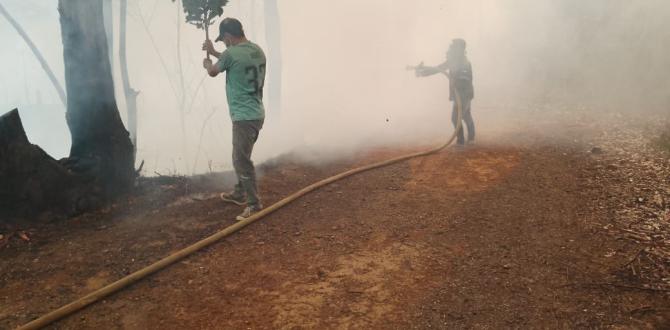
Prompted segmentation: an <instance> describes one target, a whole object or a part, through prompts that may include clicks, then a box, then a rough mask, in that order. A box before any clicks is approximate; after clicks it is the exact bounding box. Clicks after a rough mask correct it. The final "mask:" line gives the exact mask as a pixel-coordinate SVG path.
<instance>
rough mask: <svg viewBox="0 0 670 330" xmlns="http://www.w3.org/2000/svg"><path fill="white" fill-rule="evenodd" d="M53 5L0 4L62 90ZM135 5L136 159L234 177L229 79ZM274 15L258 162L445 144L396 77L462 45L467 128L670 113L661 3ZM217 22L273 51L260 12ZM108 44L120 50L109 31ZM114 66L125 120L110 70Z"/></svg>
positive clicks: (45, 136)
mask: <svg viewBox="0 0 670 330" xmlns="http://www.w3.org/2000/svg"><path fill="white" fill-rule="evenodd" d="M113 1H114V5H113V7H114V8H115V12H114V15H115V17H116V19H117V22H118V14H119V13H118V3H117V1H116V0H113ZM56 3H57V1H55V0H49V1H19V0H4V1H3V4H4V5H5V6H6V7H7V9H8V10H10V11H11V12H12V13H13V14H14V15H15V16H16V18H17V20H18V21H19V22H21V24H23V26H24V28H25V29H26V30H27V31H28V33H29V34H30V35H31V36H32V37H33V38H34V41H35V43H36V44H37V45H38V46H39V47H40V49H41V50H42V52H43V53H44V55H45V57H46V58H47V60H48V61H49V63H50V64H51V66H52V67H53V68H54V70H55V71H56V74H57V76H58V77H59V79H61V81H62V72H63V71H62V70H63V68H62V66H63V64H62V63H63V60H62V47H61V45H60V30H59V26H58V13H57V11H56ZM129 3H130V4H129V20H128V24H129V25H128V60H129V65H130V68H129V70H130V79H131V84H132V86H133V87H134V88H135V89H137V90H139V91H140V92H141V94H140V97H139V99H138V102H139V103H138V110H139V141H140V142H139V143H140V145H139V148H138V150H139V154H138V158H139V159H144V160H145V161H146V165H145V169H146V170H147V171H146V172H147V174H152V173H153V172H154V171H158V172H160V173H163V174H166V173H173V172H176V173H180V174H191V173H193V172H204V171H208V170H210V169H212V170H222V169H229V168H230V167H231V164H230V162H231V161H230V153H231V145H230V144H231V143H230V120H229V119H228V113H227V111H228V110H227V106H226V99H225V89H224V84H225V80H224V79H223V78H219V79H210V78H205V77H204V76H205V74H204V71H203V70H202V69H201V59H202V57H203V53H202V52H201V51H200V45H201V43H202V40H203V38H204V34H203V33H202V31H199V30H196V29H195V28H193V27H192V26H188V25H186V24H183V23H181V22H180V21H178V18H177V17H178V16H177V13H178V10H179V8H178V7H177V6H176V5H175V4H174V3H172V2H171V1H162V0H156V1H152V0H139V1H137V0H130V1H129ZM252 9H255V11H252ZM279 9H280V15H281V22H282V40H281V42H282V47H283V72H284V76H283V103H282V113H281V114H280V115H275V114H273V113H272V111H273V109H268V113H269V117H268V120H267V122H266V126H265V129H264V131H263V132H262V135H261V139H260V142H259V144H258V145H257V149H256V151H255V157H254V158H255V160H256V161H257V162H262V161H263V160H266V159H269V158H271V157H275V156H277V155H281V154H284V153H288V152H295V153H296V154H297V155H299V156H301V157H305V158H308V159H330V158H332V157H338V156H342V155H349V154H351V153H352V152H354V151H357V150H360V149H362V148H367V147H375V146H380V145H397V146H404V145H407V144H416V143H419V144H425V143H432V142H435V141H436V140H438V139H439V138H440V137H441V136H443V135H445V134H447V133H449V132H450V131H451V128H450V122H449V115H450V113H449V111H450V110H449V109H450V104H449V103H448V98H447V82H446V79H444V78H443V77H440V76H435V77H431V78H424V79H417V78H415V77H414V75H413V73H412V72H409V71H406V70H405V66H406V65H410V64H417V63H419V62H420V61H425V63H426V64H439V63H441V61H443V60H444V54H445V52H446V50H447V47H448V44H449V42H450V40H451V39H452V38H456V37H461V38H464V39H466V40H467V41H468V54H469V57H470V60H471V62H472V63H473V66H474V74H475V88H476V99H475V102H474V104H473V107H474V111H475V117H477V116H485V115H486V111H509V112H510V115H509V117H513V116H514V109H515V107H520V106H528V105H531V106H532V105H537V104H542V105H547V104H549V105H552V104H555V105H559V104H560V105H562V106H564V105H567V106H580V107H592V108H600V109H612V110H617V111H620V110H622V109H624V110H625V109H628V110H631V111H636V112H645V111H667V107H668V103H669V102H670V90H668V89H667V88H666V86H668V83H670V81H669V80H670V78H668V75H667V74H666V73H665V71H666V69H667V68H668V67H670V56H668V55H669V54H670V49H669V48H670V26H668V25H669V24H670V23H668V20H667V17H670V3H668V2H667V1H661V0H646V1H623V0H591V1H579V0H561V1H553V0H541V1H532V0H506V1H497V0H479V1H453V0H422V1H416V2H407V1H391V0H366V1H360V0H341V1H322V0H316V1H313V0H309V1H308V0H281V1H280V3H279ZM226 15H230V16H235V17H239V18H240V19H241V20H242V21H243V23H245V24H247V32H248V33H249V37H250V39H252V40H253V41H256V42H257V43H259V44H260V45H261V46H265V45H266V44H267V41H266V40H265V35H264V34H263V31H264V29H263V25H262V24H263V17H262V16H263V10H262V2H261V1H256V2H255V3H254V5H252V4H251V1H231V4H230V6H229V7H227V8H226ZM178 23H179V24H181V49H179V50H178V49H177V48H176V33H177V25H178ZM117 24H118V23H117ZM117 29H118V25H117ZM114 35H115V38H117V39H115V45H117V44H118V30H117V31H115V34H114ZM0 38H2V40H3V44H4V45H5V47H3V49H2V50H0V72H2V75H1V78H0V109H4V110H9V109H11V108H13V107H19V108H20V109H22V110H23V111H24V117H25V118H24V119H25V121H26V123H25V124H26V127H27V130H28V134H29V135H30V137H31V139H32V141H33V142H34V143H37V144H40V145H43V146H44V147H45V148H46V149H47V151H49V152H50V153H52V154H53V155H54V156H55V157H63V156H66V153H67V150H68V146H69V137H68V135H67V129H66V126H65V119H64V116H63V111H64V109H63V108H62V106H58V103H59V101H58V98H57V96H56V94H55V92H54V91H53V88H52V87H51V86H50V85H49V81H48V80H47V78H46V77H45V75H44V74H43V72H41V68H40V67H39V65H38V64H37V62H36V61H35V60H34V59H33V58H32V57H31V56H32V55H31V54H30V52H29V51H28V50H27V48H26V47H25V44H24V43H23V41H22V40H21V39H20V38H19V37H18V35H17V34H16V33H15V31H14V30H13V29H12V28H11V27H10V26H9V25H8V24H7V23H6V21H4V20H3V19H0ZM221 47H222V45H219V48H221ZM115 49H118V48H115ZM177 51H180V52H181V58H182V67H183V77H184V85H185V93H184V95H185V96H184V98H183V100H182V91H181V87H180V86H181V83H180V82H181V79H180V74H179V63H178V61H177V59H178V56H177ZM116 58H118V57H116ZM114 68H115V70H117V74H116V76H115V79H117V80H118V81H117V97H118V99H119V106H120V108H121V112H122V116H125V105H124V101H123V95H122V94H121V93H120V92H121V88H120V79H118V78H119V77H120V76H119V75H118V68H119V67H118V60H117V63H115V65H114ZM203 79H204V80H203ZM201 82H202V83H201ZM182 101H183V104H184V106H183V107H182V106H181V104H182ZM182 108H183V109H182ZM493 109H496V110H493ZM498 109H499V110H498ZM503 109H504V110H503ZM180 111H184V115H183V118H184V119H185V122H184V128H185V134H184V133H183V132H182V125H181V123H180V120H181V118H182V116H180ZM480 132H481V134H483V135H484V137H485V136H486V130H480Z"/></svg>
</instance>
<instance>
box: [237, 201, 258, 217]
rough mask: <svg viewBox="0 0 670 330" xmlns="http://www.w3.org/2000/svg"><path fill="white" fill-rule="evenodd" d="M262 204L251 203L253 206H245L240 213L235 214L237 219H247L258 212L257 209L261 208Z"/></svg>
mask: <svg viewBox="0 0 670 330" xmlns="http://www.w3.org/2000/svg"><path fill="white" fill-rule="evenodd" d="M262 209H263V206H261V205H260V204H259V205H253V206H247V207H245V208H244V211H242V213H240V215H238V216H237V218H235V219H237V221H242V220H247V219H249V218H250V217H251V216H252V215H254V214H256V213H258V211H260V210H262Z"/></svg>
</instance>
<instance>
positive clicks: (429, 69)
mask: <svg viewBox="0 0 670 330" xmlns="http://www.w3.org/2000/svg"><path fill="white" fill-rule="evenodd" d="M446 72H447V67H446V63H442V64H440V65H438V66H425V65H423V64H421V65H419V66H417V67H416V76H417V77H428V76H432V75H434V74H438V73H444V74H446Z"/></svg>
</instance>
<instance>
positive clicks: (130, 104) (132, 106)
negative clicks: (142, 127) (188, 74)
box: [119, 0, 139, 155]
mask: <svg viewBox="0 0 670 330" xmlns="http://www.w3.org/2000/svg"><path fill="white" fill-rule="evenodd" d="M119 15H120V16H121V17H120V20H119V64H120V65H121V80H122V82H123V93H124V95H125V96H126V108H127V111H128V128H129V130H130V141H131V142H132V143H133V154H135V155H136V154H137V95H138V94H139V92H138V91H136V90H134V89H133V88H132V87H130V78H129V76H128V59H127V55H126V25H127V24H126V20H127V17H128V0H121V3H120V13H119Z"/></svg>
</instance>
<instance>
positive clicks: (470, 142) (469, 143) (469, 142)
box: [467, 140, 475, 146]
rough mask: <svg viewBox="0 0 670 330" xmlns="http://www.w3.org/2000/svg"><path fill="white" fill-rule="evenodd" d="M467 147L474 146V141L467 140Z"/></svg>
mask: <svg viewBox="0 0 670 330" xmlns="http://www.w3.org/2000/svg"><path fill="white" fill-rule="evenodd" d="M467 145H469V146H473V145H475V140H468V142H467Z"/></svg>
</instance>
